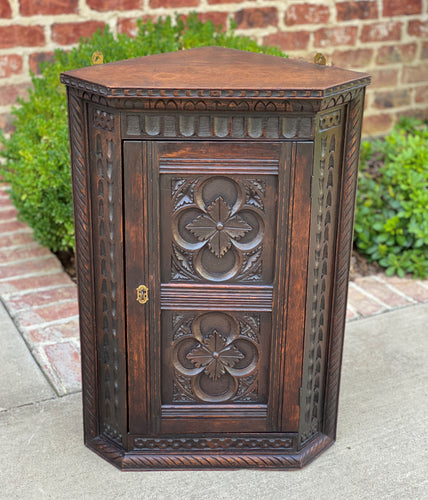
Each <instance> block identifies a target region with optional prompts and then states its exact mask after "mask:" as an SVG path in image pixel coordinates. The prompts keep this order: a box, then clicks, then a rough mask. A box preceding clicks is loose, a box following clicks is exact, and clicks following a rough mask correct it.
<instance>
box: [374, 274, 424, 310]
mask: <svg viewBox="0 0 428 500" xmlns="http://www.w3.org/2000/svg"><path fill="white" fill-rule="evenodd" d="M373 278H374V279H375V280H376V281H377V282H378V283H380V284H381V285H384V286H385V287H386V288H388V289H389V290H391V291H392V292H394V293H396V294H397V295H400V297H402V298H403V299H406V300H409V301H410V302H411V303H413V304H418V303H419V302H418V301H417V300H415V299H414V298H413V297H410V295H406V294H405V293H404V292H402V291H401V290H398V289H397V288H395V287H394V285H392V284H391V283H388V282H387V281H385V280H384V279H382V278H381V277H380V276H378V275H375V276H373ZM409 305H410V304H409Z"/></svg>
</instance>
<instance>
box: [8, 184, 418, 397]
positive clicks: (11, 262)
mask: <svg viewBox="0 0 428 500" xmlns="http://www.w3.org/2000/svg"><path fill="white" fill-rule="evenodd" d="M0 299H1V300H2V302H3V303H4V305H5V307H6V308H7V310H8V311H9V314H10V316H11V317H12V319H13V320H14V322H15V324H16V326H17V328H18V330H19V331H20V333H21V335H22V336H23V338H24V340H25V341H26V343H27V346H28V348H29V349H30V351H31V353H32V354H33V356H34V358H35V359H36V360H37V362H38V363H39V365H40V367H41V368H42V370H43V372H44V373H45V375H46V377H47V378H48V380H49V381H50V382H51V384H52V385H53V387H54V388H55V390H56V392H57V393H58V394H59V395H60V396H61V395H65V394H70V393H72V392H76V391H79V390H80V387H81V376H80V347H79V329H78V310H77V286H76V285H75V283H73V282H72V280H71V279H70V278H69V276H68V275H67V274H66V273H65V272H64V271H63V269H62V266H61V264H60V262H59V261H58V260H57V259H56V257H55V256H53V255H52V254H51V253H50V252H49V251H48V250H46V249H45V248H42V247H41V246H40V245H38V244H37V243H35V242H34V240H33V238H32V231H31V229H30V228H29V227H28V226H27V225H26V224H23V223H22V222H19V221H18V220H17V212H16V210H15V208H14V207H13V206H12V204H11V202H10V199H9V196H8V194H7V186H5V185H2V184H0ZM418 302H428V280H424V281H418V280H414V279H411V278H397V277H392V278H389V277H387V276H385V275H384V274H381V273H379V274H376V275H373V276H368V277H362V278H357V279H355V280H354V281H351V282H350V285H349V297H348V309H347V319H348V320H350V321H352V320H355V319H357V318H361V317H366V316H373V315H375V314H381V313H383V312H386V311H389V310H392V309H397V308H400V307H406V306H409V305H411V304H416V303H418Z"/></svg>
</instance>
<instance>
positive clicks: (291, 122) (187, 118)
mask: <svg viewBox="0 0 428 500" xmlns="http://www.w3.org/2000/svg"><path fill="white" fill-rule="evenodd" d="M189 107H190V106H187V108H186V107H185V109H184V111H189V110H190V109H188V108H189ZM264 107H267V108H268V109H267V110H266V111H267V112H269V111H272V110H271V109H269V108H270V106H264ZM200 108H202V105H199V106H198V107H197V110H200ZM256 108H257V106H256ZM171 110H174V111H179V109H178V108H177V109H176V108H174V107H172V106H169V107H168V108H167V109H166V111H171ZM207 110H208V108H207ZM239 111H240V108H239V106H237V112H236V113H233V114H232V113H227V114H226V113H223V114H221V115H213V114H207V113H205V114H203V113H201V114H186V113H174V114H172V113H170V114H168V113H164V114H162V113H159V112H157V113H156V114H154V113H138V114H130V113H128V114H127V115H126V118H125V120H126V125H125V134H126V135H127V136H128V137H132V138H134V137H142V138H156V137H167V138H174V137H180V138H192V137H193V138H195V137H198V138H209V137H216V138H220V139H295V138H311V137H312V136H313V119H312V117H311V116H305V115H303V116H302V115H277V114H267V115H264V116H258V115H252V116H251V115H249V114H248V113H246V114H242V113H240V112H239ZM255 111H261V109H260V110H257V109H255ZM273 111H276V109H273Z"/></svg>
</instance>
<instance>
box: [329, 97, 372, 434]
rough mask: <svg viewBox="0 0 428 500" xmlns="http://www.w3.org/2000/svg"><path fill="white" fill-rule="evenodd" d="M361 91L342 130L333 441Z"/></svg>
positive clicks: (331, 416) (332, 381)
mask: <svg viewBox="0 0 428 500" xmlns="http://www.w3.org/2000/svg"><path fill="white" fill-rule="evenodd" d="M363 109H364V91H361V93H359V94H358V97H357V98H356V99H355V100H353V101H351V103H350V105H349V117H348V124H347V131H346V134H347V136H346V143H345V160H344V172H343V177H342V193H341V196H342V204H341V207H340V213H339V224H338V232H337V234H338V248H337V256H336V269H335V282H334V286H333V290H334V296H333V305H332V331H331V340H330V347H329V354H328V355H329V363H328V372H327V380H326V393H325V394H326V396H325V409H324V432H325V433H326V434H327V435H328V436H330V437H331V438H332V439H335V438H336V425H337V402H338V398H339V384H340V367H341V362H342V350H343V335H344V330H345V320H346V302H347V297H348V278H349V262H350V259H351V251H352V242H353V227H354V209H355V196H356V189H357V177H358V160H359V151H360V140H361V125H362V114H363Z"/></svg>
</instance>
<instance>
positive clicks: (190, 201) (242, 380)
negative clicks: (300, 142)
mask: <svg viewBox="0 0 428 500" xmlns="http://www.w3.org/2000/svg"><path fill="white" fill-rule="evenodd" d="M302 147H303V149H302V151H303V150H304V148H306V151H307V152H308V151H309V154H307V155H306V157H304V161H302V162H301V165H300V167H299V168H301V170H302V171H304V172H305V173H304V175H302V178H305V175H306V174H307V171H308V168H309V167H310V158H309V157H310V154H311V153H310V151H311V147H310V146H309V148H308V145H304V146H302ZM298 151H299V147H298V146H296V144H294V145H293V144H291V143H282V144H281V143H274V142H270V143H267V142H266V143H263V142H260V143H252V144H250V143H227V144H226V143H222V142H215V141H212V142H204V143H202V142H196V141H187V142H186V141H182V142H163V141H125V144H124V189H125V191H124V200H125V214H124V216H125V262H126V264H125V267H126V290H127V343H128V388H129V390H128V394H129V431H130V433H131V434H133V435H156V434H159V433H160V434H164V433H166V434H168V433H174V434H177V433H180V434H186V433H200V432H204V433H207V432H208V433H209V432H232V433H237V432H267V431H270V432H272V431H278V432H279V431H285V430H287V431H296V430H297V428H296V425H297V424H296V422H298V406H297V404H290V401H288V406H287V404H284V400H285V399H287V400H288V399H289V394H288V395H287V390H288V389H287V383H286V381H284V380H283V376H284V375H285V374H286V373H287V371H288V372H289V373H293V368H292V367H291V368H290V366H289V365H293V366H294V365H296V366H297V371H299V368H298V367H299V366H300V365H299V363H300V364H301V359H300V357H299V354H298V349H296V346H291V350H290V352H293V351H297V355H296V356H294V357H293V356H290V358H289V359H288V358H287V356H286V349H287V339H286V314H285V312H286V309H287V307H288V305H287V300H286V290H287V288H288V284H289V279H288V278H289V276H288V274H289V272H288V269H287V267H288V266H289V265H290V258H291V255H290V252H289V250H288V243H287V242H288V241H289V239H290V237H291V235H290V234H289V229H290V227H291V226H290V225H289V220H290V217H289V212H292V211H293V207H292V205H293V202H292V200H291V196H290V194H289V193H290V191H291V188H290V186H291V184H292V182H291V181H290V171H291V168H290V166H291V164H293V165H297V163H296V161H295V160H296V155H297V154H298ZM302 157H303V156H302ZM306 179H307V181H308V185H307V186H303V187H302V186H301V188H306V187H307V188H308V189H307V191H309V179H310V175H309V176H308V175H306ZM308 206H309V203H308ZM299 215H304V214H299ZM307 221H309V217H308V218H307ZM305 227H308V222H305ZM295 236H296V238H298V236H299V235H298V234H297V235H295ZM307 236H308V235H307V234H304V235H303V240H305V238H306V241H308V238H307ZM296 241H297V240H296ZM297 248H298V247H297ZM303 248H304V243H303ZM297 258H298V259H300V262H301V263H303V273H304V272H305V264H304V261H305V255H302V254H301V255H299V256H298V257H297ZM300 274H302V273H301V272H300ZM139 287H140V288H139ZM304 288H305V287H304V286H303V287H302V289H304ZM138 290H139V291H138ZM296 293H297V294H298V293H299V292H298V291H296ZM137 299H138V300H137ZM297 302H298V298H297ZM291 316H292V315H291ZM303 318H304V314H303ZM303 320H304V319H303ZM303 320H302V321H303ZM297 326H299V325H297ZM302 335H303V331H302V332H301V335H300V339H298V341H297V342H298V343H299V342H300V343H301V342H302ZM289 347H290V346H289ZM300 350H302V349H300ZM286 363H288V365H287V369H286V367H285V364H286ZM294 371H296V370H295V369H294ZM294 385H295V384H294ZM289 387H291V386H290V384H289ZM297 389H298V388H297ZM297 389H296V391H297ZM292 397H293V398H295V400H296V401H297V400H298V394H297V392H296V394H294V395H293V396H292Z"/></svg>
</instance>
